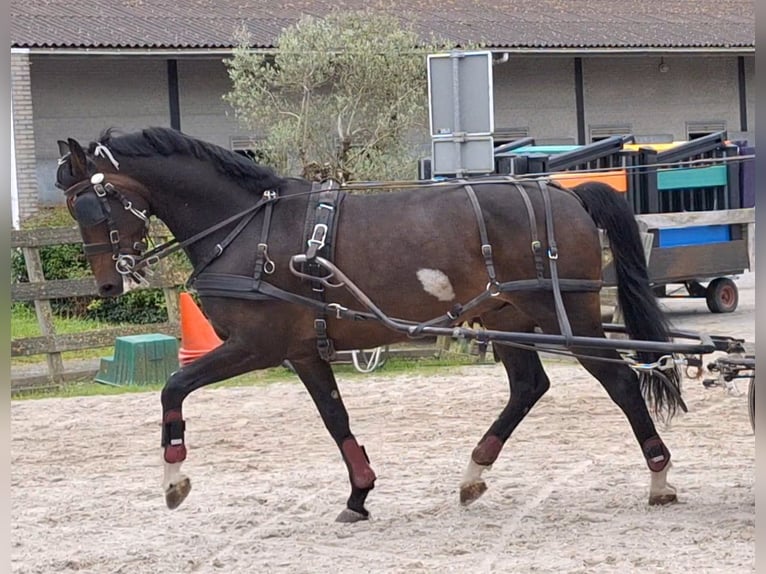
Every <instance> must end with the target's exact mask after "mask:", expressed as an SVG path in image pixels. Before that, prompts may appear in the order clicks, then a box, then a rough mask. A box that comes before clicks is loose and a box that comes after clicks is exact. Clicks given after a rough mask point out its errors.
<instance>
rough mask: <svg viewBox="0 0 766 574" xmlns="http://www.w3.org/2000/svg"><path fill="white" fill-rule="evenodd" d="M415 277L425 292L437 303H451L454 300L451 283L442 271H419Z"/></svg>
mask: <svg viewBox="0 0 766 574" xmlns="http://www.w3.org/2000/svg"><path fill="white" fill-rule="evenodd" d="M417 276H418V280H419V281H420V284H421V285H422V286H423V289H424V290H425V292H426V293H428V294H429V295H433V296H434V297H436V298H437V299H438V300H439V301H452V300H453V299H454V298H455V291H454V289H452V283H450V280H449V277H447V275H446V274H445V273H444V271H439V270H438V269H419V270H418V272H417Z"/></svg>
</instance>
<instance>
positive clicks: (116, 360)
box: [95, 333, 179, 387]
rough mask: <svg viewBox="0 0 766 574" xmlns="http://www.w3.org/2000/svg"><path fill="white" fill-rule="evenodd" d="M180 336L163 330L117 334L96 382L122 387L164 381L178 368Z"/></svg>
mask: <svg viewBox="0 0 766 574" xmlns="http://www.w3.org/2000/svg"><path fill="white" fill-rule="evenodd" d="M178 367H179V365H178V339H176V338H175V337H172V336H170V335H163V334H161V333H150V334H147V335H129V336H126V337H117V339H116V340H115V344H114V356H113V357H103V358H102V359H101V365H100V367H99V370H98V373H97V374H96V378H95V380H96V382H98V383H104V384H107V385H114V386H118V387H124V386H131V385H149V384H153V383H164V382H165V381H167V379H168V377H169V376H170V375H171V373H173V372H174V371H177V370H178Z"/></svg>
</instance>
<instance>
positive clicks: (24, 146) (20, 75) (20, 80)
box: [11, 51, 40, 226]
mask: <svg viewBox="0 0 766 574" xmlns="http://www.w3.org/2000/svg"><path fill="white" fill-rule="evenodd" d="M11 98H12V102H13V133H14V145H15V152H16V184H17V186H18V190H19V195H18V198H19V219H20V221H21V224H22V226H23V224H24V220H25V219H27V218H29V217H30V216H32V215H34V214H35V213H37V212H38V210H39V209H40V208H39V203H40V202H39V198H38V190H37V175H36V162H35V130H34V110H33V107H32V85H31V82H30V74H29V54H27V53H23V52H15V51H14V52H12V53H11Z"/></svg>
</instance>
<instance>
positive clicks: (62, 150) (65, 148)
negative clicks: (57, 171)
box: [58, 140, 69, 157]
mask: <svg viewBox="0 0 766 574" xmlns="http://www.w3.org/2000/svg"><path fill="white" fill-rule="evenodd" d="M58 144H59V157H64V156H65V155H66V154H68V153H69V144H68V143H67V142H65V141H64V140H59V141H58Z"/></svg>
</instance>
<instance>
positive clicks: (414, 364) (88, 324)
mask: <svg viewBox="0 0 766 574" xmlns="http://www.w3.org/2000/svg"><path fill="white" fill-rule="evenodd" d="M53 322H54V327H55V329H56V332H57V333H77V332H83V331H91V330H97V329H99V328H104V327H105V326H111V325H106V324H105V323H102V322H99V321H92V320H83V319H78V318H62V317H56V316H54V318H53ZM40 334H41V333H40V327H39V325H38V323H37V317H36V314H35V311H34V309H32V308H29V307H27V306H24V305H19V304H15V305H13V306H12V308H11V338H12V339H20V338H27V337H38V336H40ZM113 352H114V345H113V344H112V345H109V346H104V347H101V348H98V349H84V350H81V351H69V352H64V353H62V357H63V360H64V361H67V360H77V359H98V358H101V357H105V356H109V355H112V354H113ZM44 362H45V355H32V356H25V357H13V359H12V365H14V366H18V365H24V364H34V363H44ZM474 364H476V358H475V357H473V356H470V355H468V354H467V353H464V352H444V351H443V352H442V353H440V354H439V356H436V355H434V356H433V357H425V358H420V359H405V358H400V357H389V358H387V359H386V361H385V363H384V364H383V365H382V366H380V367H379V368H378V369H376V370H375V372H374V374H375V375H376V376H388V375H390V376H394V375H398V374H402V373H406V372H412V371H417V373H418V375H422V376H428V375H433V374H438V373H440V372H443V370H444V369H445V368H449V367H459V366H466V365H474ZM333 370H334V371H335V373H336V375H337V376H338V377H339V378H342V379H346V380H348V379H358V378H364V377H367V376H369V375H367V374H364V373H360V372H358V371H357V370H356V369H355V368H354V367H353V365H347V364H336V365H334V367H333ZM284 381H294V382H298V378H297V376H296V375H295V374H294V373H292V372H291V371H289V370H288V369H285V368H284V367H278V368H274V369H265V370H262V371H256V372H252V373H248V374H245V375H241V376H239V377H234V378H232V379H228V380H226V381H222V382H220V383H215V384H213V385H210V387H209V388H222V387H241V386H251V385H265V384H270V383H274V382H284ZM163 385H164V383H157V384H150V385H141V386H126V387H118V386H112V385H105V384H101V383H96V382H94V381H93V380H92V379H90V378H88V379H85V380H75V381H69V382H67V383H65V384H63V385H62V386H60V387H58V388H53V389H36V390H35V389H31V390H25V391H19V392H14V398H15V399H37V398H44V397H59V398H61V397H76V396H77V397H79V396H92V395H119V394H126V393H140V392H159V391H160V390H161V389H162V386H163Z"/></svg>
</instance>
